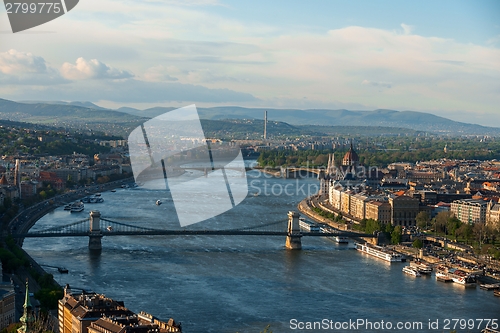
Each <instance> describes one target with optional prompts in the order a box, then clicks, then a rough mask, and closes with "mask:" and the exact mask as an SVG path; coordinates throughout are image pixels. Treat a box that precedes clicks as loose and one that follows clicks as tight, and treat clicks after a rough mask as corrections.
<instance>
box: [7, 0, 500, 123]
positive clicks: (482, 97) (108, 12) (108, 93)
mask: <svg viewBox="0 0 500 333" xmlns="http://www.w3.org/2000/svg"><path fill="white" fill-rule="evenodd" d="M498 13H500V4H498V2H494V1H481V2H477V3H469V2H451V1H444V2H440V3H438V4H434V3H431V2H424V3H419V4H414V3H411V4H410V3H398V2H394V1H384V2H381V3H377V4H374V3H370V2H367V1H358V2H356V3H355V4H345V3H342V2H327V1H325V2H323V1H317V2H314V3H312V4H311V3H308V4H304V3H300V2H290V3H289V2H287V3H286V5H285V3H284V2H279V1H277V2H273V3H272V4H268V3H264V2H262V1H257V2H252V4H251V5H250V4H245V3H237V2H231V1H210V0H206V1H203V0H199V1H182V2H181V1H165V2H158V1H147V2H146V1H145V2H132V1H114V0H103V1H99V2H97V1H90V0H87V1H85V2H80V3H79V4H78V6H77V7H75V9H74V10H72V11H71V12H70V13H67V14H66V15H64V16H63V17H61V18H58V19H56V20H54V21H51V22H49V23H47V24H44V25H41V26H39V27H36V28H33V29H30V30H27V31H25V32H20V33H17V34H12V32H11V31H10V27H9V26H8V20H7V16H6V12H5V8H4V7H3V6H2V7H1V8H0V16H2V17H4V18H5V19H2V20H0V33H1V35H2V38H1V41H0V98H5V99H12V100H17V101H22V100H46V101H51V100H66V101H91V102H94V103H96V104H98V105H100V106H104V107H110V108H118V107H120V106H131V107H137V108H147V107H153V106H174V107H176V106H185V105H188V104H190V103H196V104H197V105H199V106H202V107H203V106H218V105H238V106H246V107H269V108H295V109H310V108H322V109H350V110H374V109H378V108H385V109H394V110H400V111H404V110H412V111H424V112H430V113H433V114H436V115H439V116H444V117H447V118H450V119H452V120H457V121H463V122H469V123H478V124H481V125H487V126H495V125H496V126H498V124H500V112H499V110H498V105H499V102H500V97H499V96H500V94H498V92H499V89H500V86H499V84H498V82H500V81H499V80H498V79H499V76H500V75H499V74H500V62H499V61H498V59H500V50H499V46H500V25H499V24H498V23H497V22H498V21H499V20H498Z"/></svg>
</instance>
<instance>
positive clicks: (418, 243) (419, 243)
mask: <svg viewBox="0 0 500 333" xmlns="http://www.w3.org/2000/svg"><path fill="white" fill-rule="evenodd" d="M412 246H413V247H414V248H416V249H421V248H422V247H424V243H423V242H422V240H421V239H420V238H417V239H415V240H414V241H413V244H412Z"/></svg>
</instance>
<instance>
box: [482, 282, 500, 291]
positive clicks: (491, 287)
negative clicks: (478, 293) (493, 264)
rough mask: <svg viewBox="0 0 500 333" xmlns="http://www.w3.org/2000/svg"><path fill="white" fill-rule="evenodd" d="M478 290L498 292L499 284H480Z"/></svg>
mask: <svg viewBox="0 0 500 333" xmlns="http://www.w3.org/2000/svg"><path fill="white" fill-rule="evenodd" d="M479 288H481V289H483V290H498V289H500V283H493V284H480V285H479Z"/></svg>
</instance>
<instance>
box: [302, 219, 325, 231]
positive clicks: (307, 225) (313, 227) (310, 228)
mask: <svg viewBox="0 0 500 333" xmlns="http://www.w3.org/2000/svg"><path fill="white" fill-rule="evenodd" d="M299 226H300V227H301V228H302V229H304V230H306V231H309V232H321V231H320V228H319V226H318V225H317V224H314V223H312V222H308V221H306V220H305V219H303V218H299Z"/></svg>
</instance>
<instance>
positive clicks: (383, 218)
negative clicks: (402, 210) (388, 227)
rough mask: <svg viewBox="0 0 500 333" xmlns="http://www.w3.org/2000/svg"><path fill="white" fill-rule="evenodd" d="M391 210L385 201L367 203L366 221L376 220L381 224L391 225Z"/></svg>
mask: <svg viewBox="0 0 500 333" xmlns="http://www.w3.org/2000/svg"><path fill="white" fill-rule="evenodd" d="M391 216H392V208H391V205H390V204H389V203H388V202H385V201H368V202H367V203H366V214H365V218H366V219H373V220H377V221H379V222H381V223H384V224H387V223H391Z"/></svg>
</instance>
